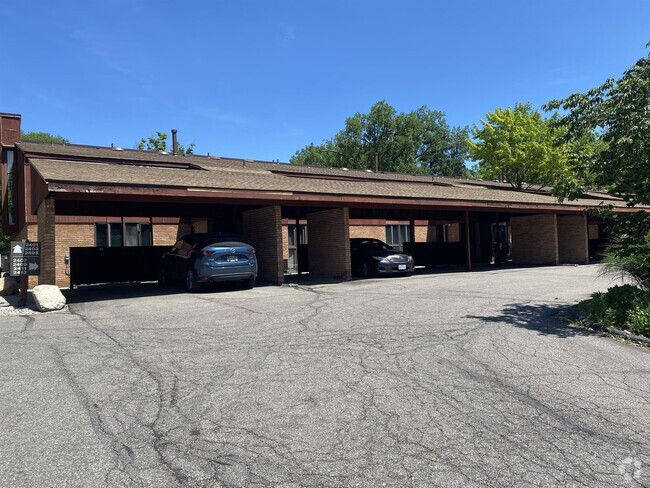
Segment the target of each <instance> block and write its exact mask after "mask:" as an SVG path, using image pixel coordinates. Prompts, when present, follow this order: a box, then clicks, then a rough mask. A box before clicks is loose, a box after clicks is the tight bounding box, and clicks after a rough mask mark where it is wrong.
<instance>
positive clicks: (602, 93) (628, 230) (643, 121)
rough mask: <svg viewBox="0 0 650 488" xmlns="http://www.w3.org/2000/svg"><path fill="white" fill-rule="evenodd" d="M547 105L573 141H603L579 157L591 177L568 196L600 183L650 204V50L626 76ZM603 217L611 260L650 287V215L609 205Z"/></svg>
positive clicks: (577, 183) (634, 200)
mask: <svg viewBox="0 0 650 488" xmlns="http://www.w3.org/2000/svg"><path fill="white" fill-rule="evenodd" d="M648 46H650V44H648ZM648 46H646V47H648ZM545 108H546V109H547V110H557V109H563V110H564V111H565V112H564V115H563V116H562V117H560V118H558V120H557V124H558V125H559V126H560V127H561V128H562V129H563V130H564V133H565V139H566V140H567V141H568V142H569V143H571V144H577V143H579V141H580V140H582V139H583V138H585V137H589V134H597V135H598V136H599V138H600V140H601V147H600V150H599V151H596V152H594V153H593V154H591V155H589V154H588V156H590V157H583V158H582V159H578V160H576V161H574V164H575V166H576V168H577V169H578V174H586V175H588V178H580V179H579V180H576V181H575V183H574V185H573V186H572V187H570V188H568V189H567V191H565V192H564V196H566V197H568V198H572V197H574V196H575V195H576V194H578V193H579V190H581V189H582V188H585V187H589V185H590V184H595V185H597V186H598V187H600V188H603V189H606V190H607V191H608V192H609V193H610V194H612V195H615V196H618V197H621V198H623V199H625V201H627V203H628V205H629V206H635V205H650V54H648V55H647V56H646V57H644V58H641V59H639V60H638V61H637V62H636V63H635V64H634V66H632V67H631V68H630V69H628V70H627V71H625V73H623V76H622V77H621V78H619V79H617V80H614V79H609V80H607V81H605V83H603V84H602V85H600V86H599V87H596V88H593V89H592V90H589V91H588V92H586V93H574V94H573V95H570V96H569V97H567V98H565V99H562V100H553V101H551V102H549V103H548V104H547V105H546V107H545ZM586 135H587V136H586ZM601 216H603V217H605V218H607V219H608V220H609V222H610V226H609V233H610V235H611V237H612V240H613V244H612V245H610V246H609V248H608V251H607V254H608V256H607V259H608V260H609V264H610V265H611V266H612V268H613V269H617V270H619V271H621V272H623V273H624V274H629V275H631V276H632V277H633V278H634V279H636V281H637V282H638V283H641V284H643V285H644V286H645V287H646V288H650V278H649V277H650V261H649V260H648V256H649V255H650V215H648V213H647V212H646V211H642V212H638V213H628V214H624V213H613V212H611V211H609V209H608V208H607V207H604V209H603V212H601Z"/></svg>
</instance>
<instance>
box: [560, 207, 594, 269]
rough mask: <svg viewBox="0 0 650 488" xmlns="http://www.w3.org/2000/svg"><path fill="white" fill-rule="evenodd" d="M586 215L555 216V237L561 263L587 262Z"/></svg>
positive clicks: (587, 237)
mask: <svg viewBox="0 0 650 488" xmlns="http://www.w3.org/2000/svg"><path fill="white" fill-rule="evenodd" d="M587 229H588V228H587V216H586V215H561V216H558V218H557V237H558V245H559V252H560V263H562V264H589V233H588V232H587Z"/></svg>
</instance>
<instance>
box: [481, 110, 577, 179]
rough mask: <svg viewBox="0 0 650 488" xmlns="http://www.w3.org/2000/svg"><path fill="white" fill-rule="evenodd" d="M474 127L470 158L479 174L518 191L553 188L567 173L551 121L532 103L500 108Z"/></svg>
mask: <svg viewBox="0 0 650 488" xmlns="http://www.w3.org/2000/svg"><path fill="white" fill-rule="evenodd" d="M486 119H487V120H486V121H481V122H482V127H478V126H477V125H475V126H474V128H473V130H472V137H473V138H474V141H470V142H469V145H470V157H471V159H473V160H475V161H478V175H479V176H480V177H482V178H487V179H499V180H503V179H505V181H507V182H508V183H510V185H512V187H513V188H514V189H516V190H518V191H522V190H527V189H529V188H531V187H532V186H537V187H538V189H541V187H544V186H548V185H552V184H553V183H555V182H556V181H557V180H558V178H559V177H561V176H562V175H564V173H565V172H566V164H565V163H566V158H565V156H564V155H563V150H562V147H560V146H558V145H557V144H556V143H555V138H554V135H553V132H552V128H551V125H550V122H549V121H548V120H545V119H543V118H542V116H541V114H540V113H539V112H537V111H536V110H534V109H533V108H532V106H531V104H530V103H525V104H524V103H517V104H516V105H515V107H514V108H512V109H511V108H506V109H501V108H498V109H496V110H495V111H494V112H491V113H488V114H487V115H486Z"/></svg>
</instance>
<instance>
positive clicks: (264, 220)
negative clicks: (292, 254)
mask: <svg viewBox="0 0 650 488" xmlns="http://www.w3.org/2000/svg"><path fill="white" fill-rule="evenodd" d="M242 218H243V226H244V236H246V237H247V238H248V239H249V240H250V243H251V244H252V245H253V247H254V248H255V252H256V254H257V264H258V276H259V278H260V279H262V280H264V281H270V282H271V283H282V282H283V281H284V265H283V262H282V214H281V209H280V207H279V206H277V205H274V206H270V207H262V208H258V209H255V210H248V211H247V212H244V213H243V214H242Z"/></svg>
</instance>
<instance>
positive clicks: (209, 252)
mask: <svg viewBox="0 0 650 488" xmlns="http://www.w3.org/2000/svg"><path fill="white" fill-rule="evenodd" d="M213 252H214V251H211V250H209V249H201V250H200V251H199V255H201V256H207V255H208V254H212V253H213Z"/></svg>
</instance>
